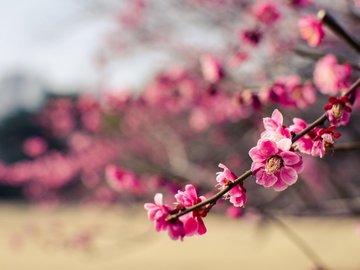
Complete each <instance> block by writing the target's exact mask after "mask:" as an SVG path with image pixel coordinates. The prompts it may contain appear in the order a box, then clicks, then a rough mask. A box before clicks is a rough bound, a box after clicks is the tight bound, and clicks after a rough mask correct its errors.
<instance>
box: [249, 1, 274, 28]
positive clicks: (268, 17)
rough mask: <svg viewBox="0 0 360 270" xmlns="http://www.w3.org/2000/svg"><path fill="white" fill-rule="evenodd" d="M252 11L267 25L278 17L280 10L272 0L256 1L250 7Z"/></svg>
mask: <svg viewBox="0 0 360 270" xmlns="http://www.w3.org/2000/svg"><path fill="white" fill-rule="evenodd" d="M252 12H253V14H254V16H255V17H256V18H257V19H258V20H259V21H260V22H262V23H264V24H265V25H267V26H271V25H272V24H274V23H275V22H276V21H278V20H279V18H280V11H279V9H278V7H277V6H276V5H275V3H274V2H273V1H272V2H270V1H264V2H260V3H257V4H256V5H255V6H254V7H253V8H252Z"/></svg>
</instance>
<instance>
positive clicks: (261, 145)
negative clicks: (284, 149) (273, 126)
mask: <svg viewBox="0 0 360 270" xmlns="http://www.w3.org/2000/svg"><path fill="white" fill-rule="evenodd" d="M257 147H258V149H259V150H260V151H261V155H263V156H265V157H270V156H272V155H275V154H276V153H277V152H278V147H277V145H276V143H275V142H273V141H270V140H259V142H258V146H257Z"/></svg>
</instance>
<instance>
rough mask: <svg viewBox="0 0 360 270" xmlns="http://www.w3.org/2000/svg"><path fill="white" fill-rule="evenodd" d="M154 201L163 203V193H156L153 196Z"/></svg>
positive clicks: (159, 203)
mask: <svg viewBox="0 0 360 270" xmlns="http://www.w3.org/2000/svg"><path fill="white" fill-rule="evenodd" d="M154 202H155V204H156V205H163V195H162V194H161V193H156V194H155V196H154Z"/></svg>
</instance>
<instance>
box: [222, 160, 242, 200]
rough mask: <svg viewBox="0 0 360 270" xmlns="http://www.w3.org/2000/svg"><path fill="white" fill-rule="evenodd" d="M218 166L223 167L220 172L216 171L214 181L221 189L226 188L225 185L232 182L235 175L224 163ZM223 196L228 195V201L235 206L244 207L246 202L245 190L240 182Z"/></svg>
mask: <svg viewBox="0 0 360 270" xmlns="http://www.w3.org/2000/svg"><path fill="white" fill-rule="evenodd" d="M219 167H220V168H221V169H223V171H222V172H217V173H216V181H217V182H218V185H219V186H220V187H221V189H223V188H226V186H227V185H229V184H230V183H232V182H234V181H235V180H236V178H237V176H236V175H235V174H234V173H233V172H232V171H230V170H229V168H228V167H226V166H225V165H224V164H221V163H220V164H219ZM225 197H228V198H229V200H230V202H231V203H232V204H233V205H234V206H235V207H244V206H245V204H246V200H247V198H246V190H245V188H244V187H243V185H242V184H239V185H236V186H235V187H233V188H232V189H231V190H230V191H229V192H228V193H226V194H225Z"/></svg>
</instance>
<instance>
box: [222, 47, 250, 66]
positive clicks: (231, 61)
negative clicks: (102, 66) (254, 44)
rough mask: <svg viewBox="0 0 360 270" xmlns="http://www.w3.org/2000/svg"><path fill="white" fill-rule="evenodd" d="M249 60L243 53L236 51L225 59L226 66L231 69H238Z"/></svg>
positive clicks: (246, 54)
mask: <svg viewBox="0 0 360 270" xmlns="http://www.w3.org/2000/svg"><path fill="white" fill-rule="evenodd" d="M248 59H249V54H248V53H246V52H244V51H236V52H235V53H234V54H232V55H230V56H229V58H228V59H227V64H228V65H229V66H230V67H232V68H235V67H238V66H239V65H240V64H241V63H243V62H245V61H246V60H248Z"/></svg>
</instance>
